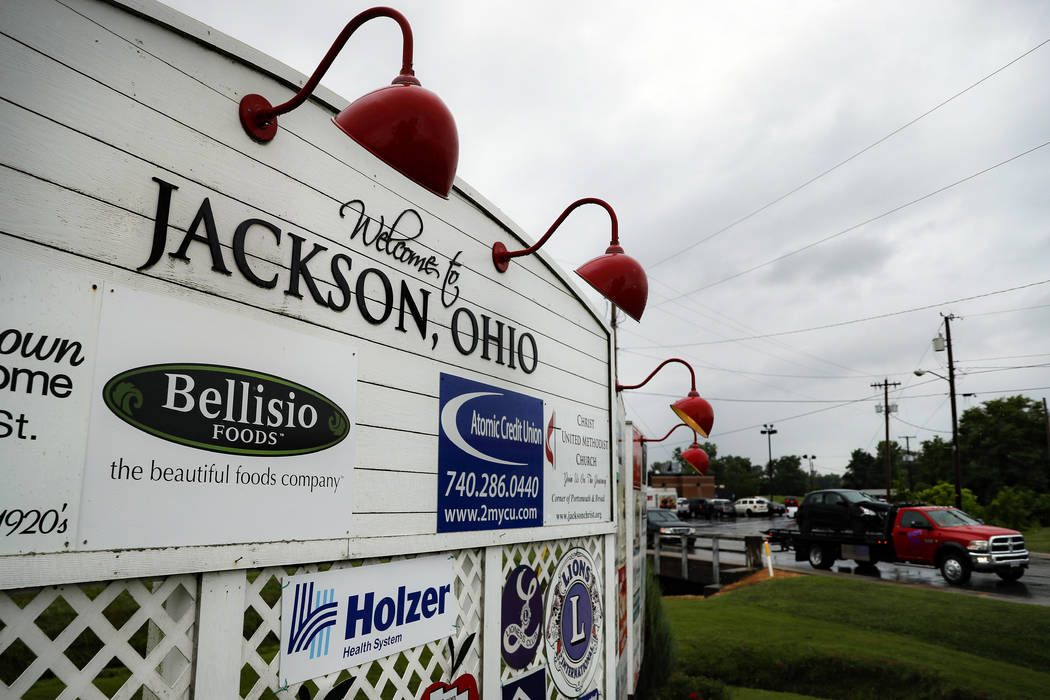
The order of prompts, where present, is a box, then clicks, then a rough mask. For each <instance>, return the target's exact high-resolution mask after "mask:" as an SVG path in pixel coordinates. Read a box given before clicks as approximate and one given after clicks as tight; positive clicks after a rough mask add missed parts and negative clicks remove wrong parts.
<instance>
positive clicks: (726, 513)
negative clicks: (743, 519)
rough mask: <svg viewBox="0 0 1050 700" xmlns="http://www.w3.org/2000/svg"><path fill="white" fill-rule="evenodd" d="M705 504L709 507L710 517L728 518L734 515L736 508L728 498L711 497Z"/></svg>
mask: <svg viewBox="0 0 1050 700" xmlns="http://www.w3.org/2000/svg"><path fill="white" fill-rule="evenodd" d="M707 506H708V508H710V509H711V517H712V518H718V519H719V520H728V519H730V518H735V517H736V508H734V507H733V502H732V501H730V500H729V499H728V498H712V499H711V500H709V501H708V502H707Z"/></svg>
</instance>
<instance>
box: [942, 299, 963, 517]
mask: <svg viewBox="0 0 1050 700" xmlns="http://www.w3.org/2000/svg"><path fill="white" fill-rule="evenodd" d="M954 318H955V316H954V315H953V314H948V315H947V316H945V317H944V336H945V340H946V341H947V342H948V394H949V396H950V397H951V401H952V467H954V469H955V507H956V508H958V509H959V510H962V469H961V468H960V467H959V419H958V417H957V415H956V409H955V360H954V358H953V357H952V324H951V322H952V319H954Z"/></svg>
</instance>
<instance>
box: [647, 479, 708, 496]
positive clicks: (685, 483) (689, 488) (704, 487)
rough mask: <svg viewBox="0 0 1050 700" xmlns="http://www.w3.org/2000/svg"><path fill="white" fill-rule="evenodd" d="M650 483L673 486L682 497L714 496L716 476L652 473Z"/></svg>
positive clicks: (658, 486)
mask: <svg viewBox="0 0 1050 700" xmlns="http://www.w3.org/2000/svg"><path fill="white" fill-rule="evenodd" d="M649 485H650V486H653V487H655V488H667V487H669V488H673V489H674V490H676V491H677V492H678V496H679V497H681V498H714V497H715V478H714V477H713V476H700V475H699V474H652V475H650V477H649Z"/></svg>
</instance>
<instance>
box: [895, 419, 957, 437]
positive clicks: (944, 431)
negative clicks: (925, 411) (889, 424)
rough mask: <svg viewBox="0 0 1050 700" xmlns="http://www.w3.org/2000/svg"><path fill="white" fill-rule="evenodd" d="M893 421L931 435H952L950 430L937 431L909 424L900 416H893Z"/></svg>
mask: <svg viewBox="0 0 1050 700" xmlns="http://www.w3.org/2000/svg"><path fill="white" fill-rule="evenodd" d="M893 420H896V421H900V422H901V423H904V425H910V426H911V427H913V428H918V429H919V430H928V431H930V432H931V433H946V434H948V435H951V434H952V431H950V430H937V429H936V428H927V427H926V426H925V425H916V424H915V423H909V422H908V421H906V420H904V419H903V418H901V417H900V416H893Z"/></svg>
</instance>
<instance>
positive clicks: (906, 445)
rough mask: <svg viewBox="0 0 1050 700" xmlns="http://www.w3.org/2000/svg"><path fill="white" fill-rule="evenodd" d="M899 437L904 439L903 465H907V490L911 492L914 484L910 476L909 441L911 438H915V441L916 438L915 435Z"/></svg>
mask: <svg viewBox="0 0 1050 700" xmlns="http://www.w3.org/2000/svg"><path fill="white" fill-rule="evenodd" d="M901 437H902V438H904V463H905V464H906V465H907V468H908V490H909V491H911V490H912V489H914V488H915V483H914V481H913V480H912V474H911V465H912V457H911V440H912V438H916V439H917V438H918V436H917V435H901Z"/></svg>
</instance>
